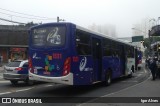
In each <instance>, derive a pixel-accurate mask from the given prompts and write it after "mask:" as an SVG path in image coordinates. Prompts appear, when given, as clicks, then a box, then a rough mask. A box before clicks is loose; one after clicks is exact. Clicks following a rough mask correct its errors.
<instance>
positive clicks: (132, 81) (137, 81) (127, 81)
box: [121, 81, 138, 82]
mask: <svg viewBox="0 0 160 106" xmlns="http://www.w3.org/2000/svg"><path fill="white" fill-rule="evenodd" d="M121 82H138V81H121Z"/></svg>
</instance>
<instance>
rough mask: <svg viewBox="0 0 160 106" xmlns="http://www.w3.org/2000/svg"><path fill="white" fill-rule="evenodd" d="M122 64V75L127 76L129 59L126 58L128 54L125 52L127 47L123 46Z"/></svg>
mask: <svg viewBox="0 0 160 106" xmlns="http://www.w3.org/2000/svg"><path fill="white" fill-rule="evenodd" d="M121 50H122V51H121V52H122V53H121V64H122V74H123V75H125V70H126V61H127V57H126V52H125V46H124V45H122V46H121Z"/></svg>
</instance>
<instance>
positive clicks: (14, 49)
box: [11, 48, 26, 52]
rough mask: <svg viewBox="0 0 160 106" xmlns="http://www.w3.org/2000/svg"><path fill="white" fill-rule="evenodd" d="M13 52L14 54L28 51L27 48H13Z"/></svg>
mask: <svg viewBox="0 0 160 106" xmlns="http://www.w3.org/2000/svg"><path fill="white" fill-rule="evenodd" d="M11 51H14V52H20V51H23V52H24V51H26V48H11Z"/></svg>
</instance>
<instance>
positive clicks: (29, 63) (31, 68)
mask: <svg viewBox="0 0 160 106" xmlns="http://www.w3.org/2000/svg"><path fill="white" fill-rule="evenodd" d="M28 65H29V71H30V72H31V73H33V72H34V71H33V67H32V60H31V58H30V57H29V60H28Z"/></svg>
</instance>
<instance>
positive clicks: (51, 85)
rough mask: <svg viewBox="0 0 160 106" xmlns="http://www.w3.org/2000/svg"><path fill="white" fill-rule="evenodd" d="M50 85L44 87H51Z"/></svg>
mask: <svg viewBox="0 0 160 106" xmlns="http://www.w3.org/2000/svg"><path fill="white" fill-rule="evenodd" d="M51 86H53V85H45V86H44V87H51Z"/></svg>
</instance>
